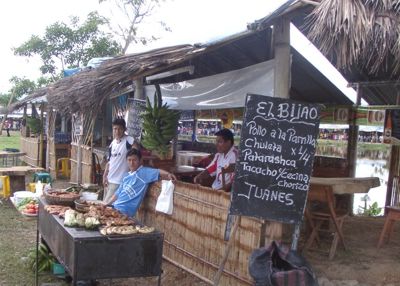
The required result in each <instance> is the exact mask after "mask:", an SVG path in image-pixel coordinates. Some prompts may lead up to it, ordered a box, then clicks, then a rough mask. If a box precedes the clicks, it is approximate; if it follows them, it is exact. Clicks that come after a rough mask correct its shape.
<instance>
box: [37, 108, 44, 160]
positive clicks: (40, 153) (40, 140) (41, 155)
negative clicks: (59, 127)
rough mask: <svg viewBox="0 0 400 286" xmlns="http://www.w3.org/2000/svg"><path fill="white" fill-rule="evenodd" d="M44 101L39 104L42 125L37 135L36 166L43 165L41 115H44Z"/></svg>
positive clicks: (41, 117) (41, 119) (41, 116)
mask: <svg viewBox="0 0 400 286" xmlns="http://www.w3.org/2000/svg"><path fill="white" fill-rule="evenodd" d="M43 105H44V103H43V102H42V104H41V105H40V123H41V125H42V128H41V129H42V130H41V131H40V135H39V152H38V156H39V158H38V167H43V145H44V144H43V141H44V138H43V132H44V124H43V116H44V106H43Z"/></svg>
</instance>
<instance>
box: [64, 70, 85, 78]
mask: <svg viewBox="0 0 400 286" xmlns="http://www.w3.org/2000/svg"><path fill="white" fill-rule="evenodd" d="M81 70H82V69H81V68H74V69H66V70H64V77H67V76H71V75H73V74H76V73H78V72H80V71H81Z"/></svg>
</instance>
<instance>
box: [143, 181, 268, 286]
mask: <svg viewBox="0 0 400 286" xmlns="http://www.w3.org/2000/svg"><path fill="white" fill-rule="evenodd" d="M160 189H161V184H160V183H159V182H157V183H154V184H153V185H152V186H150V187H149V190H148V192H147V195H146V197H145V199H144V202H143V203H142V207H141V209H140V212H139V218H140V220H142V221H143V222H144V223H145V224H147V225H151V226H154V227H156V228H157V229H159V230H160V231H162V232H164V250H163V255H164V258H165V259H167V260H169V261H171V262H172V263H174V264H175V265H177V266H178V267H181V268H183V269H185V270H187V271H189V272H191V273H192V274H194V275H196V276H198V277H199V278H201V279H203V280H204V281H206V282H209V283H210V284H211V281H212V280H213V278H214V275H215V274H216V272H217V270H218V267H219V264H220V263H221V260H222V257H223V255H224V252H225V246H226V244H227V242H226V241H224V232H225V224H226V218H227V210H228V207H229V202H230V195H229V194H227V193H223V192H218V191H215V190H212V189H210V188H206V187H200V186H196V185H193V184H188V183H183V182H177V184H176V186H175V191H174V211H173V214H172V215H170V216H169V215H164V214H162V213H156V212H155V211H154V210H155V204H156V201H157V197H158V195H159V193H160ZM261 223H262V222H261V220H258V219H254V218H246V217H242V219H241V223H240V225H239V228H238V232H237V233H236V236H235V238H234V244H233V248H232V250H231V252H230V255H229V257H228V260H227V262H226V264H225V268H224V273H223V275H222V277H221V280H220V285H251V283H252V282H251V278H250V276H249V274H248V270H247V268H248V259H249V256H250V253H251V252H252V251H253V250H254V249H255V248H258V247H259V243H260V231H261Z"/></svg>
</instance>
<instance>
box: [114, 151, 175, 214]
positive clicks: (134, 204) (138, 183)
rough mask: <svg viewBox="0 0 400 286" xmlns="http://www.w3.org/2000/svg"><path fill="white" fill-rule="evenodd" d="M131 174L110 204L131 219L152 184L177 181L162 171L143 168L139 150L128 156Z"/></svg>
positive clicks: (123, 181) (126, 177)
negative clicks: (162, 181) (160, 181)
mask: <svg viewBox="0 0 400 286" xmlns="http://www.w3.org/2000/svg"><path fill="white" fill-rule="evenodd" d="M126 159H127V161H128V165H129V172H128V173H127V174H126V175H125V176H124V178H123V179H122V183H121V184H120V185H119V187H118V189H117V191H116V192H115V194H114V195H113V196H112V198H111V200H110V201H109V202H108V204H109V205H112V206H113V207H114V208H115V209H117V210H118V211H120V212H121V213H123V214H126V215H127V216H129V217H133V216H135V214H136V212H137V210H138V209H139V206H140V204H141V203H142V200H143V198H144V196H145V194H146V191H147V188H148V186H149V184H150V183H152V182H155V181H158V180H160V179H161V180H173V181H175V180H176V177H175V175H173V174H171V173H169V172H167V171H165V170H161V169H154V168H149V167H143V166H142V161H141V159H142V155H141V153H140V151H139V150H137V149H131V150H129V152H128V153H127V155H126Z"/></svg>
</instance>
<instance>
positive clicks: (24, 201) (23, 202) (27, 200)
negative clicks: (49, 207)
mask: <svg viewBox="0 0 400 286" xmlns="http://www.w3.org/2000/svg"><path fill="white" fill-rule="evenodd" d="M30 202H33V203H37V199H36V198H25V199H22V200H21V201H20V202H19V203H18V204H17V205H16V206H15V207H16V208H17V210H19V211H20V210H22V209H24V208H25V206H26V205H27V204H29V203H30Z"/></svg>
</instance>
